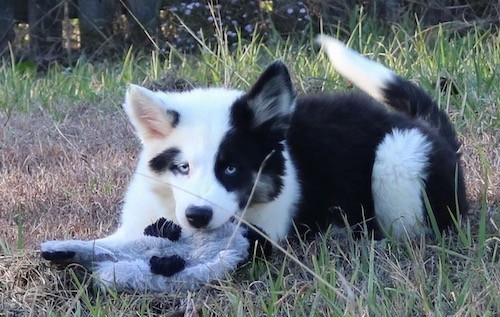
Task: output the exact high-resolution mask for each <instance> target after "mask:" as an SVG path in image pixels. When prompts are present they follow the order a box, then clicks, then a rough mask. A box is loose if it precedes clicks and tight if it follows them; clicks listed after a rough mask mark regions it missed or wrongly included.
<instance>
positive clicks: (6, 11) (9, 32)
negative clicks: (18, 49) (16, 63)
mask: <svg viewBox="0 0 500 317" xmlns="http://www.w3.org/2000/svg"><path fill="white" fill-rule="evenodd" d="M14 35H15V34H14V0H0V56H3V55H8V53H9V42H12V41H13V40H14Z"/></svg>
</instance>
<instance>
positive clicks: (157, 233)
mask: <svg viewBox="0 0 500 317" xmlns="http://www.w3.org/2000/svg"><path fill="white" fill-rule="evenodd" d="M181 233H182V228H181V227H180V226H178V225H176V224H175V223H173V222H172V221H170V220H167V219H165V218H160V219H158V221H156V222H155V223H153V224H151V225H149V226H147V227H146V229H144V235H146V236H153V237H158V238H166V239H169V240H170V241H177V240H179V238H180V237H181Z"/></svg>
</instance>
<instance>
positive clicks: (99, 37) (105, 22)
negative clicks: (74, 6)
mask: <svg viewBox="0 0 500 317" xmlns="http://www.w3.org/2000/svg"><path fill="white" fill-rule="evenodd" d="M78 12H79V13H78V17H79V23H80V24H79V25H80V39H81V47H82V49H83V50H86V51H96V50H98V49H100V48H103V47H106V48H109V47H111V46H113V39H112V36H113V19H114V14H115V1H114V0H80V1H79V2H78Z"/></svg>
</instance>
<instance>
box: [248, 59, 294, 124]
mask: <svg viewBox="0 0 500 317" xmlns="http://www.w3.org/2000/svg"><path fill="white" fill-rule="evenodd" d="M246 97H247V103H248V106H249V107H250V110H251V111H252V112H253V125H254V126H261V125H263V124H265V123H270V126H271V127H272V128H282V127H283V125H287V123H288V118H289V116H290V114H291V113H292V111H293V109H294V108H295V92H294V90H293V86H292V81H291V80H290V74H289V73H288V69H287V68H286V66H285V64H283V63H282V62H281V61H276V62H274V63H273V64H272V65H270V66H269V67H268V68H267V69H266V70H265V71H264V73H262V75H261V76H260V77H259V79H258V80H257V82H256V83H255V85H254V86H253V87H252V88H251V89H250V91H249V92H248V93H247V95H246Z"/></svg>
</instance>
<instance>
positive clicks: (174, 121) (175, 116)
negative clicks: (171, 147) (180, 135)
mask: <svg viewBox="0 0 500 317" xmlns="http://www.w3.org/2000/svg"><path fill="white" fill-rule="evenodd" d="M167 114H168V115H169V116H170V117H172V123H171V124H172V128H175V127H177V125H178V124H179V120H180V114H179V113H178V112H177V111H175V110H171V109H168V110H167Z"/></svg>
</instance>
